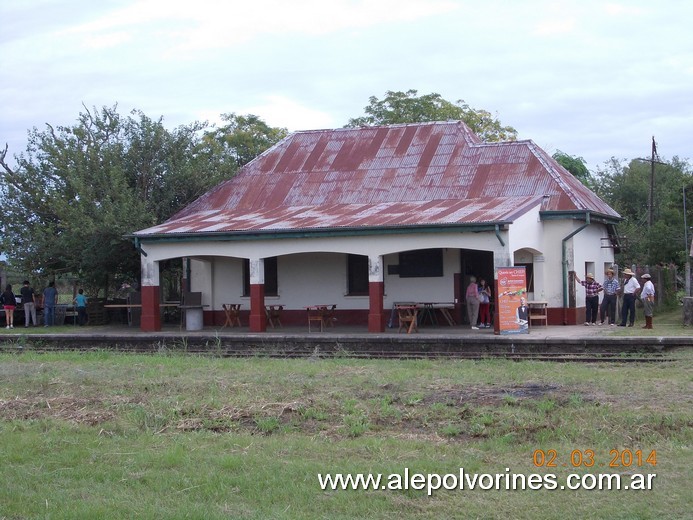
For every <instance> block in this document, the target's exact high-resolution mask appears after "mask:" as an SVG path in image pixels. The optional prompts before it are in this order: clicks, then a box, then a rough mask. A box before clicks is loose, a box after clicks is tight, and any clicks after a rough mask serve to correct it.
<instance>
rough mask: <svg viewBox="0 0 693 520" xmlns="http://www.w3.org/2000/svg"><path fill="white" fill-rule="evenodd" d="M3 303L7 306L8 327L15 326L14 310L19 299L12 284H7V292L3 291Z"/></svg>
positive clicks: (6, 323)
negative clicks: (13, 290) (15, 295)
mask: <svg viewBox="0 0 693 520" xmlns="http://www.w3.org/2000/svg"><path fill="white" fill-rule="evenodd" d="M2 304H3V306H4V308H5V325H6V327H5V328H6V329H13V328H14V310H15V309H16V308H17V299H16V298H15V297H14V293H13V292H12V286H11V285H10V284H7V287H5V292H4V293H2Z"/></svg>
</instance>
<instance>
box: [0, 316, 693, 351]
mask: <svg viewBox="0 0 693 520" xmlns="http://www.w3.org/2000/svg"><path fill="white" fill-rule="evenodd" d="M637 327H638V325H637V324H636V330H637ZM617 330H619V328H617V327H609V326H606V327H604V326H590V327H587V326H584V325H572V326H570V325H568V326H547V327H533V328H532V329H531V330H530V333H529V334H520V335H495V334H494V332H493V329H480V330H472V329H470V328H469V327H468V326H466V327H463V326H457V327H443V326H439V327H431V326H427V327H420V328H419V332H418V333H413V334H405V333H403V332H402V333H398V332H397V329H386V331H385V332H383V333H378V334H373V333H368V332H367V331H366V330H365V327H347V326H336V327H329V328H328V329H326V330H325V331H323V332H311V333H309V332H308V327H307V325H306V326H305V327H285V328H278V329H271V328H270V329H268V331H267V332H264V333H252V332H249V330H248V328H247V327H240V328H239V327H235V328H221V327H204V328H203V329H202V330H199V331H186V330H185V328H182V329H181V327H180V326H179V325H175V326H173V325H167V326H165V327H164V329H163V330H162V331H160V332H142V331H141V330H140V329H139V328H138V327H134V326H132V327H130V326H127V325H105V326H85V327H78V326H73V325H65V326H63V327H51V328H48V329H46V332H45V333H44V332H43V330H41V327H38V328H35V329H27V330H26V331H25V330H24V329H23V328H20V329H14V330H13V331H11V332H10V331H6V332H5V331H4V332H5V334H2V333H0V334H2V336H3V337H2V338H0V346H1V348H2V349H3V350H6V351H7V350H15V349H16V348H20V349H23V348H33V349H37V350H53V349H78V350H89V349H117V350H135V351H140V352H156V351H162V350H168V351H186V352H192V351H194V352H210V353H217V354H219V355H244V354H245V355H262V354H266V355H274V356H282V355H285V356H301V355H313V354H320V355H326V356H330V355H344V356H361V357H397V356H403V357H417V356H418V357H429V356H431V357H435V356H472V355H519V354H533V355H537V354H547V355H548V354H550V355H563V354H571V355H576V354H580V355H584V354H610V355H614V354H629V353H656V352H662V351H665V350H669V349H674V348H680V347H691V346H693V330H691V334H690V335H684V336H670V337H664V336H656V335H652V334H651V333H648V334H647V335H645V334H643V335H642V336H640V335H637V336H620V335H614V334H615V332H616V331H617ZM621 330H622V329H621ZM630 330H633V329H630ZM23 332H27V333H26V334H23ZM648 332H649V331H648ZM655 334H656V331H655ZM3 340H4V341H3Z"/></svg>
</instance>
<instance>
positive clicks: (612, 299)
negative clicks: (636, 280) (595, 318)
mask: <svg viewBox="0 0 693 520" xmlns="http://www.w3.org/2000/svg"><path fill="white" fill-rule="evenodd" d="M602 286H603V287H604V299H602V306H601V308H600V309H599V321H600V323H599V324H600V325H604V322H605V318H606V316H607V314H608V315H609V325H611V326H612V327H613V326H615V325H616V300H617V299H618V296H617V295H618V291H619V289H620V288H621V284H620V283H618V279H617V278H616V277H615V276H614V270H613V269H611V268H609V269H607V270H606V280H604V283H603V284H602Z"/></svg>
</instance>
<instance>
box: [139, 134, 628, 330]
mask: <svg viewBox="0 0 693 520" xmlns="http://www.w3.org/2000/svg"><path fill="white" fill-rule="evenodd" d="M620 220H621V217H620V216H619V215H618V213H616V211H614V210H613V209H612V208H610V207H609V206H608V205H607V204H606V203H605V202H604V201H602V200H601V199H600V198H599V197H597V196H596V195H595V194H594V193H593V192H591V191H590V190H589V189H587V188H586V187H585V186H584V185H583V184H581V183H580V182H579V181H578V180H577V179H575V178H574V177H573V176H572V175H571V174H570V173H569V172H568V171H566V170H565V169H564V168H563V167H562V166H560V165H559V164H558V163H557V162H556V161H555V160H554V159H553V158H551V156H550V155H549V154H548V153H546V152H545V151H544V150H542V149H541V148H539V147H538V146H537V145H536V144H534V143H533V142H532V141H515V142H504V143H483V142H481V141H480V140H479V138H478V137H477V136H476V135H474V134H473V133H472V132H471V131H470V130H469V128H468V127H467V126H465V125H464V124H463V123H462V122H436V123H422V124H405V125H394V126H383V127H366V128H345V129H336V130H315V131H305V132H296V133H294V134H291V135H290V136H288V137H287V138H286V139H284V140H283V141H281V142H279V143H278V144H276V145H275V146H273V147H272V148H270V149H269V150H267V151H266V152H264V153H263V154H262V155H260V156H259V157H257V158H256V159H255V160H253V161H252V162H250V163H249V164H247V165H246V166H244V167H243V168H242V169H241V170H240V171H239V172H238V174H237V175H236V176H234V177H233V178H231V179H229V180H227V181H225V182H223V183H221V184H219V185H218V186H216V187H215V188H214V189H212V190H210V191H209V192H208V193H206V194H205V195H203V196H202V197H200V198H199V199H198V200H196V201H195V202H193V203H192V204H190V205H189V206H188V207H186V208H185V209H183V210H182V211H180V212H179V213H178V214H176V215H174V216H173V217H172V218H171V219H169V220H168V221H166V222H164V223H162V224H160V225H157V226H154V227H151V228H148V229H144V230H141V231H137V232H135V233H134V237H135V241H136V243H137V245H138V247H140V248H141V251H142V301H143V314H142V329H143V330H159V329H160V327H161V323H160V319H159V309H158V302H159V268H158V263H159V262H160V261H163V260H166V259H171V258H182V259H184V262H185V267H186V268H185V269H184V272H185V273H186V278H187V280H186V282H187V285H188V289H189V290H192V291H199V292H202V300H203V302H202V303H203V304H204V305H206V307H205V317H204V320H205V323H206V324H221V323H223V312H222V304H224V303H242V304H243V310H245V311H246V315H245V316H244V317H245V321H246V323H248V321H249V325H250V330H251V331H258V332H260V331H264V330H265V329H266V318H265V305H266V304H270V303H281V304H283V305H284V306H285V311H284V320H283V321H286V322H287V323H291V322H294V323H305V322H306V318H305V316H306V310H305V308H306V306H309V305H313V304H336V305H337V318H338V320H339V322H340V323H345V324H355V325H363V327H364V330H366V329H367V330H368V331H371V332H380V331H383V330H384V328H385V326H386V323H387V320H388V318H389V316H390V309H391V308H392V305H393V303H394V302H399V301H416V302H450V303H455V302H456V315H457V317H458V318H461V316H462V315H463V312H462V308H461V302H462V300H463V295H464V288H465V287H466V285H467V281H468V279H469V276H470V275H475V276H477V278H478V277H480V276H481V277H484V278H486V279H487V280H488V281H489V284H490V285H491V286H492V287H493V279H494V269H496V268H498V267H508V266H518V265H522V266H525V267H526V269H527V278H528V280H527V281H528V287H527V289H528V295H527V296H528V300H545V301H548V321H549V323H550V324H558V323H577V322H578V321H580V322H581V321H584V320H583V318H582V315H584V291H575V290H574V289H573V287H572V283H569V275H568V273H569V271H573V270H574V271H577V272H579V273H585V272H594V273H602V272H603V270H604V269H605V268H606V267H609V266H610V265H611V264H612V263H613V261H614V252H615V250H617V248H618V242H617V235H616V231H615V228H614V226H615V225H616V224H617V223H618V222H619V221H620ZM597 276H598V278H599V277H600V275H599V274H598V275H597ZM247 311H249V315H248V314H247ZM581 313H582V314H581Z"/></svg>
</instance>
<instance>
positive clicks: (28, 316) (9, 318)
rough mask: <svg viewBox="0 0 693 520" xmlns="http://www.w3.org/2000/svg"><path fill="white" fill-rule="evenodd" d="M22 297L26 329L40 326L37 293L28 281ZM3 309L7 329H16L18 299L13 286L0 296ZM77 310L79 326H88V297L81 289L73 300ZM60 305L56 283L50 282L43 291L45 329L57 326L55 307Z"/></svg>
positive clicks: (23, 285)
mask: <svg viewBox="0 0 693 520" xmlns="http://www.w3.org/2000/svg"><path fill="white" fill-rule="evenodd" d="M20 295H21V297H22V299H21V303H22V305H23V306H24V327H25V328H26V327H29V325H31V323H32V322H33V325H34V326H35V327H36V326H38V320H37V319H36V292H35V291H34V289H33V288H32V287H31V284H30V283H29V281H28V280H24V283H23V284H22V288H21V289H20ZM0 299H1V300H2V305H3V309H4V310H5V328H7V329H13V328H14V311H15V310H16V308H17V298H16V297H15V295H14V291H13V290H12V284H7V285H6V286H5V291H4V292H3V293H2V295H1V296H0ZM73 303H74V304H75V309H76V310H77V321H78V323H79V325H86V323H87V320H88V316H87V297H86V296H85V295H84V289H80V290H79V292H78V294H77V296H76V297H75V299H74V300H73ZM57 304H58V290H57V289H56V288H55V282H50V283H49V284H48V287H46V288H45V289H44V290H43V323H44V327H49V326H51V325H54V324H55V306H56V305H57Z"/></svg>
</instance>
